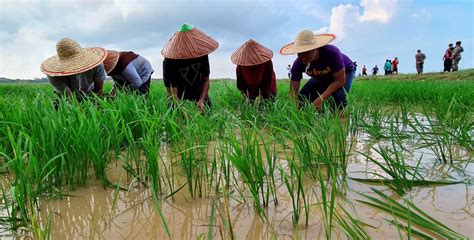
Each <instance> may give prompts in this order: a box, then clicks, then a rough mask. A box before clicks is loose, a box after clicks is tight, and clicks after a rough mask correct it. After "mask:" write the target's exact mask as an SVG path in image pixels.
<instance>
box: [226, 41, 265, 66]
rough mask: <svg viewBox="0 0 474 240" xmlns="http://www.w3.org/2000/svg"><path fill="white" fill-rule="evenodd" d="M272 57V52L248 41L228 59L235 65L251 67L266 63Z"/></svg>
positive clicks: (254, 42)
mask: <svg viewBox="0 0 474 240" xmlns="http://www.w3.org/2000/svg"><path fill="white" fill-rule="evenodd" d="M272 57H273V52H272V50H270V49H268V48H266V47H264V46H262V45H260V44H259V43H258V42H256V41H255V40H253V39H250V40H248V41H247V42H245V43H244V44H243V45H242V46H240V47H239V48H238V49H237V50H235V52H234V53H233V54H232V56H231V58H230V59H231V60H232V62H233V63H234V64H236V65H240V66H253V65H258V64H262V63H264V62H267V61H269V60H271V59H272Z"/></svg>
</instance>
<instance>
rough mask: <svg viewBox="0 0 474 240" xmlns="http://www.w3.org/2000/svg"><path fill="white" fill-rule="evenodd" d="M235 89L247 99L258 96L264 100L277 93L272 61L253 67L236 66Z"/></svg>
mask: <svg viewBox="0 0 474 240" xmlns="http://www.w3.org/2000/svg"><path fill="white" fill-rule="evenodd" d="M236 73H237V88H238V89H239V90H240V91H241V92H242V93H243V94H244V95H246V96H247V97H248V98H249V99H252V100H253V99H255V98H257V97H258V96H259V95H260V96H262V98H264V99H268V98H271V97H274V96H275V95H276V93H277V84H276V75H275V72H274V71H273V63H272V61H271V60H270V61H267V62H265V63H262V64H259V65H255V66H240V65H238V66H237V69H236Z"/></svg>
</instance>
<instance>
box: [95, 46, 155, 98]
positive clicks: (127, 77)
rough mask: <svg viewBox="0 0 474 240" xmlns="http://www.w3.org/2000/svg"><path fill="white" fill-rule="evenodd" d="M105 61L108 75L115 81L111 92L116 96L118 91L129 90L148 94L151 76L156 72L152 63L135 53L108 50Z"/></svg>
mask: <svg viewBox="0 0 474 240" xmlns="http://www.w3.org/2000/svg"><path fill="white" fill-rule="evenodd" d="M107 52H108V54H107V58H106V59H105V61H104V67H105V71H106V72H107V75H109V76H111V77H112V79H113V80H114V86H113V88H112V91H111V92H110V95H111V96H114V95H115V93H116V91H117V89H123V88H127V89H129V90H131V91H135V92H137V93H140V94H147V93H148V91H149V90H150V82H151V75H152V74H153V72H154V70H153V68H152V67H151V64H150V62H149V61H148V60H147V59H146V58H144V57H142V56H140V55H138V54H136V53H134V52H117V51H114V50H107Z"/></svg>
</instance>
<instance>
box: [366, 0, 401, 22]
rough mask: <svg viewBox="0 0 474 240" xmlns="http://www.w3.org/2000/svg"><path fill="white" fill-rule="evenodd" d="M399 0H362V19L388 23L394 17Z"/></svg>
mask: <svg viewBox="0 0 474 240" xmlns="http://www.w3.org/2000/svg"><path fill="white" fill-rule="evenodd" d="M396 4H397V0H361V2H360V5H361V6H362V8H364V13H363V14H362V16H360V21H362V22H365V21H378V22H382V23H388V22H389V21H390V19H391V18H392V15H393V12H394V9H395V7H396Z"/></svg>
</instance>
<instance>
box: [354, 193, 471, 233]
mask: <svg viewBox="0 0 474 240" xmlns="http://www.w3.org/2000/svg"><path fill="white" fill-rule="evenodd" d="M371 189H372V191H373V192H374V193H375V194H376V195H377V196H378V197H379V198H380V199H379V198H376V197H372V196H369V195H367V194H363V193H359V194H360V195H361V196H363V197H365V198H366V199H368V201H365V200H357V201H358V202H361V203H364V204H366V205H368V206H371V207H373V208H375V209H378V210H381V211H383V212H386V213H388V214H391V215H393V216H394V217H396V219H397V220H396V222H394V221H392V220H387V221H389V222H392V223H395V224H396V225H397V227H398V228H401V229H403V230H404V231H406V232H407V234H408V237H409V238H410V235H411V234H413V235H418V236H419V237H427V236H431V237H430V238H444V239H466V237H465V236H463V235H461V234H459V233H458V232H456V231H454V230H452V229H451V228H449V227H448V226H446V225H444V224H443V223H441V222H440V221H438V220H436V219H434V218H432V217H430V216H429V215H428V214H427V213H426V212H424V211H423V210H421V209H420V208H418V207H417V206H416V205H415V204H413V203H412V202H411V201H410V200H408V199H403V202H404V203H405V204H406V206H405V205H403V204H401V203H398V202H397V201H395V200H394V199H392V198H391V197H390V196H388V195H386V194H385V193H383V192H382V191H380V190H377V189H375V188H371ZM400 221H404V222H407V223H409V225H408V226H406V225H403V224H401V223H399V222H400ZM411 225H412V226H416V227H417V228H419V229H417V230H413V229H412V228H411ZM420 233H421V234H420Z"/></svg>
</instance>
